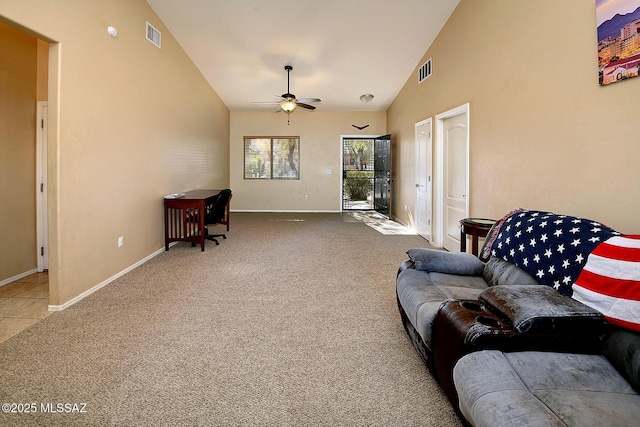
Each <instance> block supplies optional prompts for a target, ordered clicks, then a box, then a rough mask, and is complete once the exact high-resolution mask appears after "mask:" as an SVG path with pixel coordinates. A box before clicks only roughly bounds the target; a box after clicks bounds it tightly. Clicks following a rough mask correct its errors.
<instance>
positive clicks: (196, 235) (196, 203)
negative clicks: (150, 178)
mask: <svg viewBox="0 0 640 427" xmlns="http://www.w3.org/2000/svg"><path fill="white" fill-rule="evenodd" d="M220 191H221V190H193V191H188V192H186V193H184V196H181V197H176V198H165V199H164V249H165V251H168V250H169V243H171V242H178V241H180V242H191V243H192V246H195V245H196V243H200V247H201V249H202V250H203V251H204V241H205V239H206V233H205V231H204V229H205V225H206V224H205V210H204V209H205V207H206V206H208V205H210V204H212V203H213V202H214V201H215V199H216V197H218V194H220ZM221 224H226V225H227V231H229V205H228V204H227V212H226V215H225V221H221Z"/></svg>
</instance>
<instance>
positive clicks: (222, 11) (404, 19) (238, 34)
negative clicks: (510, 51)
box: [147, 0, 459, 111]
mask: <svg viewBox="0 0 640 427" xmlns="http://www.w3.org/2000/svg"><path fill="white" fill-rule="evenodd" d="M147 2H148V3H149V5H150V6H151V7H152V8H153V10H154V11H155V12H156V13H157V14H158V16H159V17H160V19H162V21H163V22H164V24H165V25H166V26H167V27H168V28H169V31H170V32H171V33H172V35H173V36H174V37H175V38H176V39H177V40H178V42H179V43H180V45H181V46H182V48H183V49H184V50H185V51H186V53H187V54H188V55H189V56H190V57H191V59H192V60H193V62H194V63H195V64H196V66H197V67H198V68H199V69H200V71H201V72H202V74H203V75H204V77H205V78H206V79H207V80H208V82H209V83H210V84H211V86H212V87H213V89H214V90H215V91H216V92H217V93H218V95H219V96H220V97H221V98H222V101H223V102H224V103H225V105H226V106H227V107H228V108H229V110H231V111H269V110H275V108H276V106H274V105H265V104H256V103H254V102H260V101H277V100H278V98H277V97H276V96H279V95H281V94H283V93H285V92H287V73H286V71H285V70H284V66H285V65H292V66H293V71H291V75H290V83H291V87H290V89H291V93H293V94H295V95H296V96H297V97H298V98H301V97H302V98H311V97H313V98H320V99H322V103H320V104H317V106H318V111H385V110H386V109H387V108H388V107H389V105H390V104H391V102H392V101H393V99H394V98H395V97H396V95H397V94H398V92H399V91H400V89H401V88H402V86H403V85H404V84H405V82H406V81H407V79H408V78H409V77H410V75H411V73H412V72H413V70H414V69H415V67H416V66H418V65H420V64H419V61H420V60H421V58H422V56H423V55H424V53H425V52H426V50H427V48H428V47H429V46H430V45H431V43H432V42H433V40H434V39H435V37H436V36H437V34H438V32H439V31H440V30H441V29H442V27H443V26H444V24H445V23H446V21H447V19H448V18H449V16H450V15H451V13H452V12H453V10H454V9H455V7H456V6H457V4H458V2H459V0H180V1H175V0H147ZM152 24H153V23H152ZM435 66H437V64H436V63H434V67H435ZM366 93H371V94H373V95H374V98H373V100H372V101H371V102H369V103H364V102H362V101H361V100H360V95H362V94H366Z"/></svg>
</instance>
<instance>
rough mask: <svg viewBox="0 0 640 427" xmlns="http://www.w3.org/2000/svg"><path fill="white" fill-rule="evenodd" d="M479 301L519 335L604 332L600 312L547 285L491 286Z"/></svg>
mask: <svg viewBox="0 0 640 427" xmlns="http://www.w3.org/2000/svg"><path fill="white" fill-rule="evenodd" d="M478 299H479V300H480V301H482V302H483V303H484V304H486V305H487V306H489V307H490V308H491V310H493V311H494V312H496V314H497V315H498V316H500V317H502V318H504V319H505V320H507V321H508V322H509V323H511V324H512V325H513V327H514V328H515V329H516V331H518V332H520V333H528V334H560V335H572V336H579V335H583V334H588V335H590V336H594V335H602V334H605V333H606V329H607V324H606V322H605V321H604V317H603V316H602V313H600V312H599V311H597V310H594V309H592V308H591V307H588V306H586V305H584V304H582V303H581V302H579V301H576V300H574V299H572V298H570V297H567V296H565V295H562V294H561V293H560V292H558V291H556V290H555V289H553V288H552V287H549V286H544V285H523V286H493V287H490V288H489V289H486V290H484V291H482V292H481V293H480V295H479V296H478Z"/></svg>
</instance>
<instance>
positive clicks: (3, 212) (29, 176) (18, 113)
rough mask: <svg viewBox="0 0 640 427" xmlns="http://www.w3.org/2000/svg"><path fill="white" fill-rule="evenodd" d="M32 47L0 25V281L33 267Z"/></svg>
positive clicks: (30, 41)
mask: <svg viewBox="0 0 640 427" xmlns="http://www.w3.org/2000/svg"><path fill="white" fill-rule="evenodd" d="M36 45H37V40H36V38H35V37H32V36H30V35H27V34H25V33H23V32H22V31H19V30H17V29H15V28H13V27H11V26H9V25H6V24H3V23H2V22H0V94H1V95H0V197H1V198H2V202H1V203H0V282H2V281H3V280H7V279H9V278H12V277H15V276H18V275H20V274H24V273H25V272H28V271H31V270H34V269H35V268H36V263H37V261H36V198H35V188H36V182H35V179H36V50H37V48H36Z"/></svg>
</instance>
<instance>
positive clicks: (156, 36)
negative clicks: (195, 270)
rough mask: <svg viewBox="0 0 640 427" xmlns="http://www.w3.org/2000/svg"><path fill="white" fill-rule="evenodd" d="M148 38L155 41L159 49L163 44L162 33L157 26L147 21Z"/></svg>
mask: <svg viewBox="0 0 640 427" xmlns="http://www.w3.org/2000/svg"><path fill="white" fill-rule="evenodd" d="M147 40H149V41H150V42H151V43H153V44H154V45H155V46H156V47H157V48H158V49H160V46H161V44H162V34H161V33H160V31H158V29H157V28H156V27H154V26H153V25H151V24H149V23H148V22H147Z"/></svg>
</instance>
